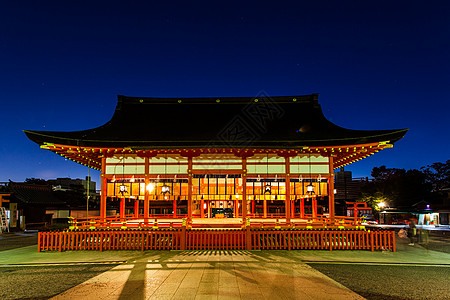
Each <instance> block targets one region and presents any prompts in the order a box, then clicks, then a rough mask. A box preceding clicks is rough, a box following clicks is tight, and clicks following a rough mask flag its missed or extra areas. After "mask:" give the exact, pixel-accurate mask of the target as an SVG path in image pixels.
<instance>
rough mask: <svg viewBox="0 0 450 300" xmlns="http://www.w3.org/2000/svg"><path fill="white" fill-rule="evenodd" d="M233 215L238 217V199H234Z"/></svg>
mask: <svg viewBox="0 0 450 300" xmlns="http://www.w3.org/2000/svg"><path fill="white" fill-rule="evenodd" d="M234 217H235V218H239V200H238V199H236V198H235V199H234Z"/></svg>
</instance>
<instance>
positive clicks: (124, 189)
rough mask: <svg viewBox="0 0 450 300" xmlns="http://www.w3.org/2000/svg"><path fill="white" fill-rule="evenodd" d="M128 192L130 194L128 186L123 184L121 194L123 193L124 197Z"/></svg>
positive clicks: (120, 188)
mask: <svg viewBox="0 0 450 300" xmlns="http://www.w3.org/2000/svg"><path fill="white" fill-rule="evenodd" d="M127 192H128V190H127V186H126V185H124V184H123V183H122V184H121V185H120V186H119V193H121V194H122V196H123V194H126V193H127Z"/></svg>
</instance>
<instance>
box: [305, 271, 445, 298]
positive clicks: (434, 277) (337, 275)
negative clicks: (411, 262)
mask: <svg viewBox="0 0 450 300" xmlns="http://www.w3.org/2000/svg"><path fill="white" fill-rule="evenodd" d="M308 265H310V266H311V267H313V268H314V269H316V270H318V271H320V272H322V273H323V274H325V275H327V276H329V277H330V278H332V279H334V280H336V281H337V282H339V283H341V284H342V285H344V286H346V287H347V288H349V289H351V290H352V291H354V292H356V293H358V294H360V295H361V296H363V297H365V298H367V299H377V300H381V299H450V284H449V279H450V267H437V266H432V267H430V266H405V265H393V266H390V265H383V266H378V265H354V264H308Z"/></svg>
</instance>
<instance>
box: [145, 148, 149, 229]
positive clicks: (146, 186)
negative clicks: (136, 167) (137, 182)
mask: <svg viewBox="0 0 450 300" xmlns="http://www.w3.org/2000/svg"><path fill="white" fill-rule="evenodd" d="M149 173H150V167H149V158H148V157H146V158H145V194H144V222H145V223H147V222H148V218H149V210H150V207H149V206H150V195H149V194H150V192H149V191H148V186H149V184H150V178H149Z"/></svg>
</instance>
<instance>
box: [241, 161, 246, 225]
mask: <svg viewBox="0 0 450 300" xmlns="http://www.w3.org/2000/svg"><path fill="white" fill-rule="evenodd" d="M246 217H247V158H246V157H243V158H242V218H246Z"/></svg>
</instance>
